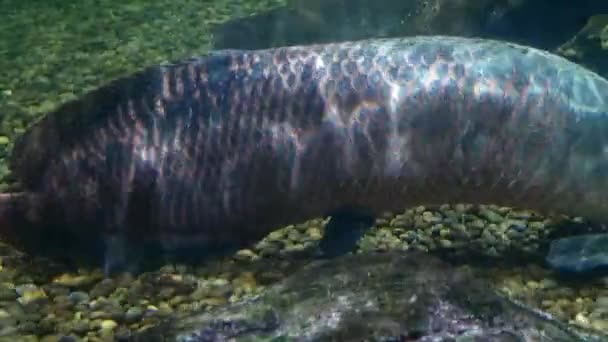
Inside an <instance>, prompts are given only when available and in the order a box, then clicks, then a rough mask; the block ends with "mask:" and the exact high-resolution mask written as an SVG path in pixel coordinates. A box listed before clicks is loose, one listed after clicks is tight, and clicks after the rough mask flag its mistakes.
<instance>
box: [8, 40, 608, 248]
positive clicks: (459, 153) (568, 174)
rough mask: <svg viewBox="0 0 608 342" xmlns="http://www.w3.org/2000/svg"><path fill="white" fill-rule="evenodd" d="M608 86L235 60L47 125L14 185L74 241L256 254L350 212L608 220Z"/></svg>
mask: <svg viewBox="0 0 608 342" xmlns="http://www.w3.org/2000/svg"><path fill="white" fill-rule="evenodd" d="M607 111H608V82H607V81H606V80H605V79H604V78H602V77H600V76H598V75H597V74H595V73H593V72H591V71H589V70H587V69H585V68H583V67H582V66H579V65H577V64H574V63H572V62H569V61H567V60H566V59H564V58H561V57H558V56H556V55H553V54H550V53H548V52H545V51H541V50H537V49H534V48H531V47H526V46H521V45H516V44H511V43H507V42H500V41H493V40H484V39H473V38H458V37H447V36H426V37H422V36H421V37H410V38H392V39H375V40H363V41H353V42H342V43H332V44H319V45H307V46H292V47H281V48H274V49H267V50H255V51H244V50H224V51H217V52H213V53H210V54H208V55H206V56H203V57H199V58H191V59H187V60H184V61H181V62H177V63H174V64H166V65H161V66H154V67H150V68H147V69H144V70H142V71H141V72H139V73H136V74H133V75H130V76H128V77H125V78H122V79H119V80H116V81H114V82H112V83H110V84H108V85H106V86H104V87H101V88H100V89H98V90H95V91H93V92H91V93H89V94H87V95H86V96H84V97H83V98H81V99H79V100H76V101H73V102H70V103H67V104H65V105H63V106H62V107H60V108H58V109H57V110H56V111H55V112H53V113H50V114H48V115H47V116H46V117H44V118H43V119H42V120H41V121H40V122H38V123H37V124H35V125H34V126H33V127H32V128H31V129H30V130H28V132H26V133H25V134H24V136H23V137H22V138H21V139H19V141H17V143H16V146H15V149H14V153H13V159H12V164H11V167H12V170H13V172H14V173H15V175H16V176H17V177H19V178H20V181H21V183H22V184H23V185H24V188H25V190H26V191H27V193H29V194H35V195H36V196H37V197H36V198H39V200H38V202H39V203H43V205H41V207H44V208H45V210H46V212H52V213H53V217H54V219H56V220H58V221H60V222H61V223H62V227H65V228H66V229H68V230H71V231H74V232H77V233H83V234H92V233H100V234H102V235H104V236H117V237H121V239H122V238H124V239H125V241H134V242H141V241H142V240H156V241H161V242H162V243H163V244H164V245H165V246H183V245H187V244H195V245H200V246H206V247H202V248H210V247H213V246H219V245H222V244H237V245H241V246H242V245H244V244H245V243H247V242H252V241H255V240H256V239H259V238H261V237H263V236H264V235H265V234H267V233H268V232H269V231H271V230H273V229H275V228H278V227H280V226H281V225H285V224H290V223H294V222H297V221H303V220H306V219H308V218H313V217H318V216H321V215H324V214H326V213H328V212H330V211H331V210H334V209H336V208H341V207H356V208H365V209H366V210H369V212H370V213H379V212H381V211H386V210H398V209H402V208H404V207H407V206H412V205H420V204H425V205H431V204H440V203H450V202H452V203H454V202H469V203H493V204H499V205H508V206H516V207H525V208H529V209H534V210H538V211H540V212H553V211H555V212H560V213H564V214H571V215H576V216H584V217H586V218H589V219H598V220H604V221H607V220H606V219H607V216H608V191H606V189H608V187H607V186H608V172H607V171H608V117H607Z"/></svg>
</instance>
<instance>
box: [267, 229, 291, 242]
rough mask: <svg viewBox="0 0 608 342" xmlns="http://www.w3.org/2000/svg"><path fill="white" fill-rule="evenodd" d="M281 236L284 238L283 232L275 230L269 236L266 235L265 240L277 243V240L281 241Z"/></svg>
mask: <svg viewBox="0 0 608 342" xmlns="http://www.w3.org/2000/svg"><path fill="white" fill-rule="evenodd" d="M286 229H287V228H286ZM283 236H285V232H284V231H283V230H275V231H273V232H271V233H270V234H268V237H267V239H268V240H274V241H278V240H281V239H283Z"/></svg>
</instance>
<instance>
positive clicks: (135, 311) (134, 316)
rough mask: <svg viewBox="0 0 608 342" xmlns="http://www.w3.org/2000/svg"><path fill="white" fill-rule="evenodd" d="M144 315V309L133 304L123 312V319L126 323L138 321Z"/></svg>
mask: <svg viewBox="0 0 608 342" xmlns="http://www.w3.org/2000/svg"><path fill="white" fill-rule="evenodd" d="M143 315H144V310H143V309H142V308H141V307H138V306H133V307H130V308H129V309H128V310H127V312H126V313H125V320H126V321H127V322H128V323H133V322H135V321H138V320H139V319H140V318H141V317H142V316H143Z"/></svg>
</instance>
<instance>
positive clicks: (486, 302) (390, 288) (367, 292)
mask: <svg viewBox="0 0 608 342" xmlns="http://www.w3.org/2000/svg"><path fill="white" fill-rule="evenodd" d="M138 338H139V339H140V340H145V341H151V340H165V341H166V340H175V341H183V342H186V341H224V340H234V341H242V340H251V339H256V340H257V339H262V340H273V341H278V340H281V341H282V340H292V339H297V340H298V341H325V340H339V341H351V340H353V341H354V340H357V341H360V340H374V341H398V340H416V341H447V340H450V341H481V340H483V341H580V340H581V338H582V337H581V333H580V332H578V331H574V330H571V329H570V328H568V327H566V326H565V325H563V324H561V323H559V322H558V321H556V320H554V319H552V317H550V316H548V315H544V314H542V313H539V312H536V311H533V310H531V309H527V308H525V307H523V305H521V304H519V303H515V302H513V301H510V300H507V299H505V298H504V297H502V296H500V295H498V294H496V293H495V292H494V291H492V290H491V289H490V287H489V286H488V285H487V284H486V283H485V282H484V281H483V280H481V278H480V277H478V276H476V275H475V273H474V272H473V271H472V270H471V269H470V268H466V267H459V268H453V267H451V266H449V265H447V264H444V263H443V262H441V261H439V260H438V259H436V258H434V257H431V256H430V255H428V254H421V253H408V254H398V253H387V254H366V255H350V256H345V257H342V258H338V259H333V260H331V261H327V262H315V263H313V264H311V265H309V266H307V267H305V268H304V269H302V270H301V271H299V272H297V273H296V274H294V275H293V276H291V277H289V278H287V279H286V280H284V281H282V282H281V283H278V284H276V285H274V286H272V287H270V288H269V289H268V290H267V291H266V292H264V293H263V294H262V295H260V296H258V297H255V298H253V299H249V300H245V301H242V302H238V303H236V304H231V305H227V306H224V307H220V308H218V309H214V310H211V311H208V312H205V313H202V314H198V315H195V316H192V317H187V318H185V319H173V320H172V321H168V322H166V323H165V324H163V325H161V326H159V327H157V328H154V329H153V330H149V331H147V332H146V333H144V335H142V336H140V337H138ZM585 340H589V341H596V340H597V341H600V338H599V337H598V338H597V339H594V338H590V339H585Z"/></svg>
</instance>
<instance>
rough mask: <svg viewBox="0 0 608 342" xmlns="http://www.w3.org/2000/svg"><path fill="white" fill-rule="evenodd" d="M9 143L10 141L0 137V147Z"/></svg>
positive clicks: (2, 136) (3, 136) (5, 137)
mask: <svg viewBox="0 0 608 342" xmlns="http://www.w3.org/2000/svg"><path fill="white" fill-rule="evenodd" d="M9 143H10V140H9V138H8V137H7V136H5V135H0V145H8V144H9Z"/></svg>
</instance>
